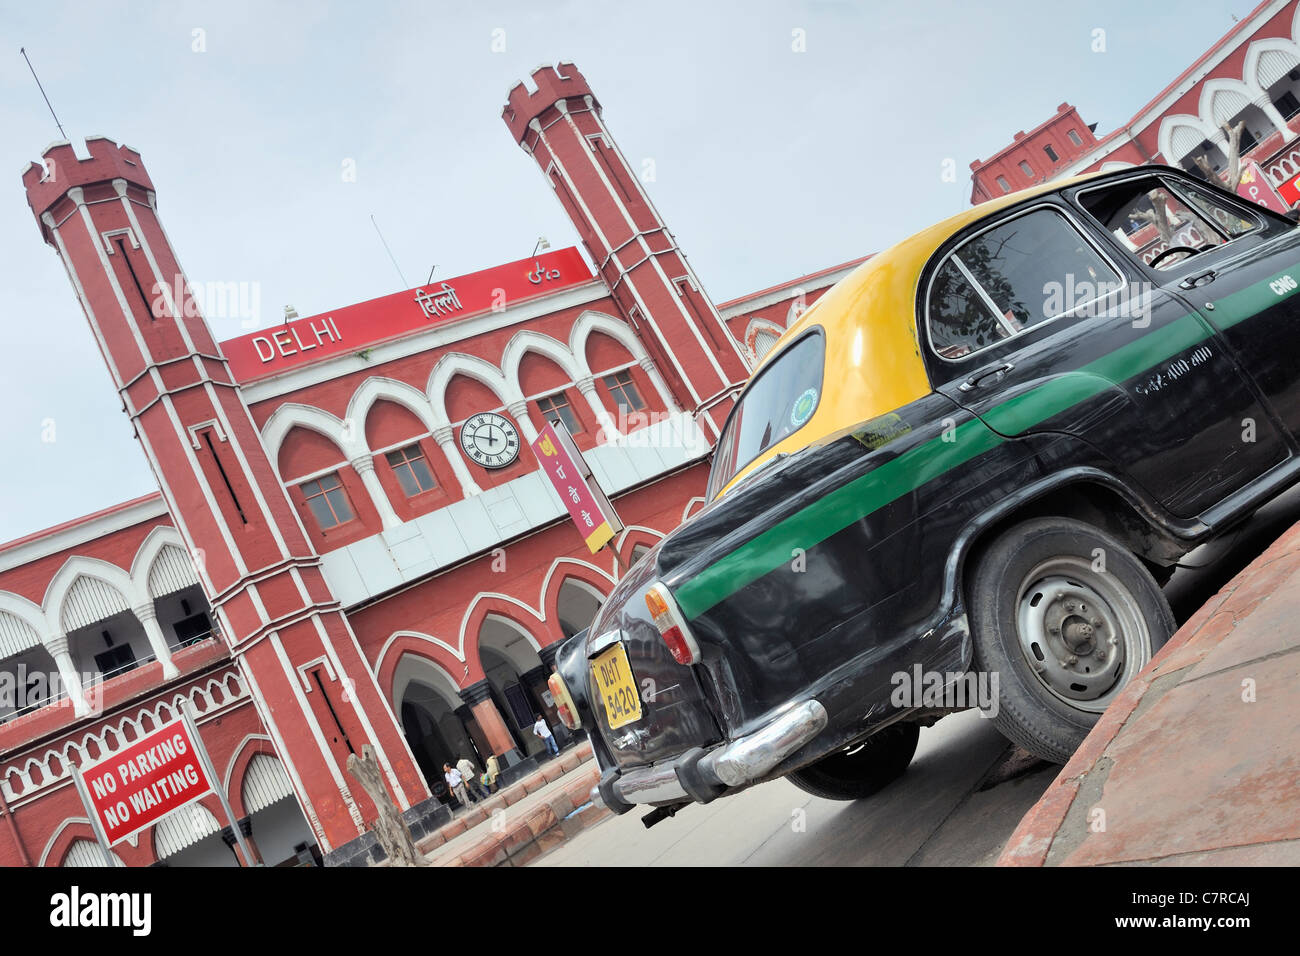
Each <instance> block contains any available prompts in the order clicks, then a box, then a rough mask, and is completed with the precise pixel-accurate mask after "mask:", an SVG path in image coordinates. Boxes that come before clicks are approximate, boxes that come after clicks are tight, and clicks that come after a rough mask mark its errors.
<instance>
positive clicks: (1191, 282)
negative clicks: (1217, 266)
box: [1178, 269, 1219, 289]
mask: <svg viewBox="0 0 1300 956" xmlns="http://www.w3.org/2000/svg"><path fill="white" fill-rule="evenodd" d="M1218 276H1219V274H1218V273H1217V272H1215V271H1214V270H1213V269H1211V270H1210V271H1209V272H1202V273H1201V274H1200V275H1198V276H1188V277H1187V278H1186V279H1184V280H1183V281H1182V282H1180V283H1178V288H1180V289H1196V288H1199V287H1200V286H1203V285H1209V284H1210V283H1211V282H1213V281H1214V280H1215V279H1217V278H1218Z"/></svg>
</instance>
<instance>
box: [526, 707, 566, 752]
mask: <svg viewBox="0 0 1300 956" xmlns="http://www.w3.org/2000/svg"><path fill="white" fill-rule="evenodd" d="M536 716H537V723H535V724H533V735H534V736H536V737H541V738H542V740H543V741H544V742H545V743H546V749H547V750H549V751H550V752H551V756H552V757H558V756H559V755H560V748H559V747H557V746H556V745H555V737H553V736H552V735H551V728H550V727H548V726H546V721H545V720H544V719H543V718H542V715H541V714H537V715H536Z"/></svg>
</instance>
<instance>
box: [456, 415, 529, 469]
mask: <svg viewBox="0 0 1300 956" xmlns="http://www.w3.org/2000/svg"><path fill="white" fill-rule="evenodd" d="M460 447H461V448H463V449H465V454H467V455H469V457H470V459H471V460H472V461H474V462H476V463H478V464H480V465H482V466H483V467H484V468H504V467H505V466H506V465H509V464H512V463H513V462H514V460H515V459H516V458H518V457H519V431H518V430H517V429H516V428H515V423H514V422H512V421H511V420H510V419H508V418H506V417H505V416H504V415H498V414H497V413H496V412H479V413H478V414H477V415H474V416H473V417H471V418H470V419H469V420H468V421H467V422H465V424H464V425H462V426H461V428H460Z"/></svg>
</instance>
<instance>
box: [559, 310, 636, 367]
mask: <svg viewBox="0 0 1300 956" xmlns="http://www.w3.org/2000/svg"><path fill="white" fill-rule="evenodd" d="M592 332H604V333H605V334H606V335H608V336H609V337H610V338H611V339H613V340H614V341H615V342H618V343H619V344H620V345H622V346H623V347H624V348H626V349H627V350H628V351H629V352H631V353H632V357H633V358H634V359H636V360H637V361H640V360H642V359H644V358H645V357H646V350H645V348H644V347H643V346H642V345H641V340H640V339H639V338H637V337H636V333H635V332H633V331H632V330H631V329H630V328H628V326H627V324H626V323H625V322H621V321H619V320H618V319H616V318H614V317H613V316H612V315H606V314H605V313H604V312H593V311H591V310H590V309H589V310H587V311H586V312H583V313H582V314H581V315H580V316H578V318H577V321H575V322H574V323H573V328H571V329H570V330H569V351H570V352H571V353H572V354H573V357H574V360H575V361H576V362H577V363H578V367H579V368H580V369H581V370H582V377H584V378H586V377H590V375H591V367H590V365H588V363H587V339H589V338H590V337H591V333H592Z"/></svg>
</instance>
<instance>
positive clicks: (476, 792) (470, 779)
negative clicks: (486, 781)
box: [456, 757, 488, 803]
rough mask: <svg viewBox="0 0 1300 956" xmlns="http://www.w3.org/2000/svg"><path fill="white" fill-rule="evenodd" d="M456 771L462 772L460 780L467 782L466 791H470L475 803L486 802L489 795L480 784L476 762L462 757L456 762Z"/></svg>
mask: <svg viewBox="0 0 1300 956" xmlns="http://www.w3.org/2000/svg"><path fill="white" fill-rule="evenodd" d="M456 769H457V770H459V771H460V778H461V779H462V780H464V781H465V789H466V790H468V791H469V795H470V797H472V798H473V800H474V802H475V803H478V802H479V801H480V800H486V799H487V797H488V794H487V791H486V790H484V789H483V784H481V783H479V779H478V769H477V768H476V767H475V766H474V761H472V760H470V759H469V758H468V757H461V758H460V759H459V760H457V761H456Z"/></svg>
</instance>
